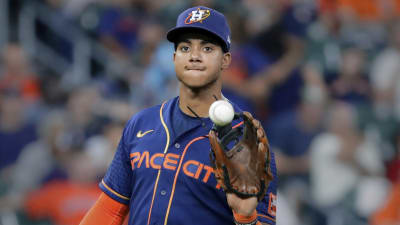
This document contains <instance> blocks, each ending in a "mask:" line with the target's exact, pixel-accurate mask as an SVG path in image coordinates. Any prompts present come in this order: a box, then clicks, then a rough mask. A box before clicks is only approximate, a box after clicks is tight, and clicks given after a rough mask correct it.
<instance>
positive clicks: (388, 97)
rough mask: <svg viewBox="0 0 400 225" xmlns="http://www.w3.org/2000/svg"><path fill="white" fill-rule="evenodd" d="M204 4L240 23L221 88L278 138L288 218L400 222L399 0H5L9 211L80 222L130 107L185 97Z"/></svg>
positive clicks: (0, 196) (4, 151) (0, 129)
mask: <svg viewBox="0 0 400 225" xmlns="http://www.w3.org/2000/svg"><path fill="white" fill-rule="evenodd" d="M192 5H205V6H209V7H212V8H215V9H218V10H219V11H221V12H223V13H224V14H225V15H226V17H227V18H228V20H229V22H230V23H231V24H230V25H231V30H232V42H233V47H232V51H231V52H232V55H233V62H232V65H231V67H230V68H229V70H228V71H226V72H225V73H224V74H223V79H224V82H225V86H224V88H223V93H224V95H225V96H226V97H227V98H229V99H230V100H231V101H233V102H235V103H237V104H238V105H239V106H240V107H242V109H244V110H247V111H250V112H252V113H253V114H254V115H256V117H257V118H259V119H260V120H261V121H262V123H263V125H264V128H265V129H266V132H267V135H268V137H269V140H270V143H271V146H272V148H274V150H275V152H276V161H277V167H278V173H279V185H278V186H279V187H278V202H277V203H276V204H277V207H278V212H277V224H278V225H299V224H302V225H333V224H335V225H367V224H371V225H398V224H400V179H399V178H400V126H399V121H400V20H399V16H400V0H315V1H314V0H218V1H216V0H164V1H148V0H147V1H146V0H112V1H111V0H0V224H1V225H25V224H26V225H29V224H47V225H51V224H54V225H70V224H71V225H72V224H78V223H79V221H80V220H81V218H82V217H83V215H84V214H85V212H86V211H87V210H88V209H89V208H90V206H91V205H92V204H93V203H94V202H95V200H96V198H97V197H98V195H99V193H100V190H99V188H98V187H97V183H98V181H99V180H100V179H101V178H102V176H103V174H104V172H105V170H106V168H107V166H108V164H109V163H110V161H111V159H112V157H113V154H114V151H115V149H116V146H117V144H118V141H119V138H120V135H121V132H122V129H123V127H124V124H125V123H126V121H127V120H128V119H129V118H130V117H131V116H132V115H133V114H134V113H135V112H137V111H138V110H141V109H143V108H145V107H148V106H152V105H155V104H160V103H161V102H162V101H164V100H166V99H168V98H171V97H173V96H176V95H177V93H178V92H177V88H178V83H177V80H176V79H175V71H174V66H173V63H172V54H173V45H172V44H171V43H169V42H167V41H166V39H165V34H166V31H167V30H168V29H170V28H172V27H173V26H174V24H175V19H176V17H177V15H178V14H179V13H180V12H181V11H182V10H184V9H186V8H188V7H190V6H192Z"/></svg>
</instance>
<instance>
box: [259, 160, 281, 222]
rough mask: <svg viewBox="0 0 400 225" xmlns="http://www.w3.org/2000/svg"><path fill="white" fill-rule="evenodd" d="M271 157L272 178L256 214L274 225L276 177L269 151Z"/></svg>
mask: <svg viewBox="0 0 400 225" xmlns="http://www.w3.org/2000/svg"><path fill="white" fill-rule="evenodd" d="M271 158H272V160H271V165H270V166H271V171H272V174H273V176H274V179H273V180H272V182H271V183H270V184H269V186H268V189H267V194H266V195H265V197H264V199H262V200H261V201H260V203H259V204H258V206H257V212H258V215H257V216H258V220H259V221H260V222H262V223H266V224H272V225H275V224H276V203H277V195H276V187H277V178H278V177H277V171H276V164H275V156H274V153H273V152H271Z"/></svg>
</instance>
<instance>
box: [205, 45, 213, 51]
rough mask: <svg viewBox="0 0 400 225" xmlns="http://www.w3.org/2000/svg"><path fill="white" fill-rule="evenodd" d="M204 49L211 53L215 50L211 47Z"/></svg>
mask: <svg viewBox="0 0 400 225" xmlns="http://www.w3.org/2000/svg"><path fill="white" fill-rule="evenodd" d="M203 49H204V51H205V52H211V51H212V50H213V48H212V47H210V46H206V47H204V48H203Z"/></svg>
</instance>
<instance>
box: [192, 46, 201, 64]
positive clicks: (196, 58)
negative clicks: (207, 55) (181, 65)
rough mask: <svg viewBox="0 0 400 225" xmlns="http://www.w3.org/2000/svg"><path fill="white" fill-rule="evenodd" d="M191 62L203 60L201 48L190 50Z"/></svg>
mask: <svg viewBox="0 0 400 225" xmlns="http://www.w3.org/2000/svg"><path fill="white" fill-rule="evenodd" d="M190 62H201V54H200V50H199V49H197V48H194V49H193V50H192V51H191V52H190Z"/></svg>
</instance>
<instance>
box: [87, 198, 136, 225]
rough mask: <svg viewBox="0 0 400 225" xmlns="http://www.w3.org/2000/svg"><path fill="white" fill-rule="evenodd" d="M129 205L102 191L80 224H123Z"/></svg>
mask: <svg viewBox="0 0 400 225" xmlns="http://www.w3.org/2000/svg"><path fill="white" fill-rule="evenodd" d="M128 212H129V207H128V206H127V205H124V204H122V203H120V202H118V201H115V200H114V199H112V198H111V197H109V196H108V195H106V194H105V193H102V194H101V195H100V197H99V199H98V200H97V201H96V203H95V204H94V205H93V207H92V208H91V209H90V210H89V212H87V213H86V215H85V217H84V218H83V220H82V221H81V223H80V225H122V223H123V222H124V219H125V217H126V215H127V214H128Z"/></svg>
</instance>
